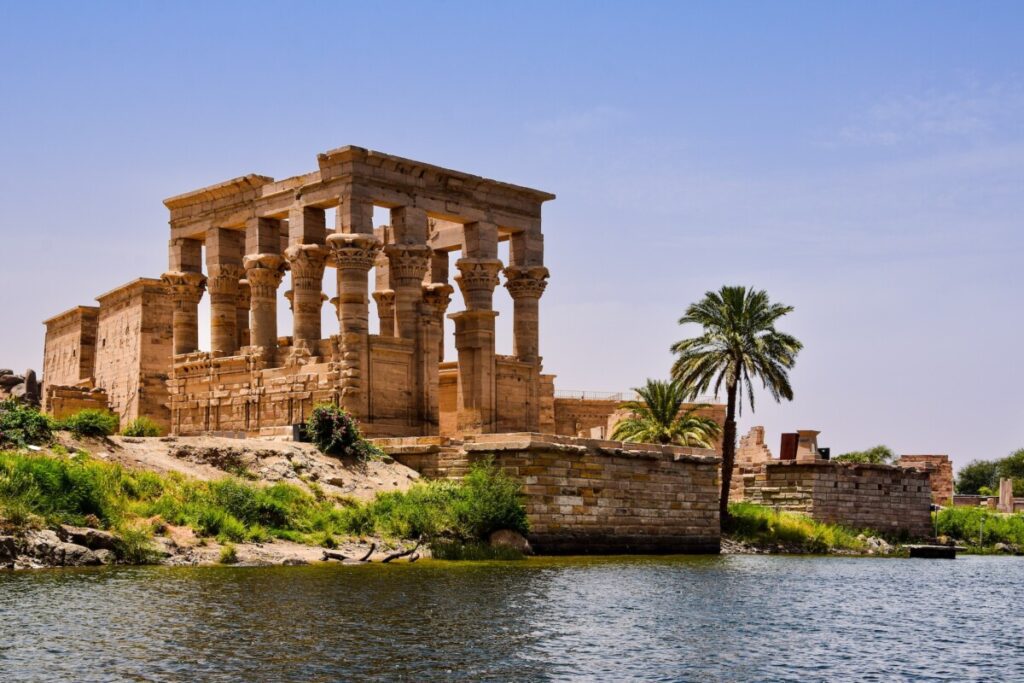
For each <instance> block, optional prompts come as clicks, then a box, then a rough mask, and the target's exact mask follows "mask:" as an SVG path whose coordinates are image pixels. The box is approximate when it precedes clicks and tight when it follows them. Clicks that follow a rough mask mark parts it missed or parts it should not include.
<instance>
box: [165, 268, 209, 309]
mask: <svg viewBox="0 0 1024 683" xmlns="http://www.w3.org/2000/svg"><path fill="white" fill-rule="evenodd" d="M160 279H161V280H163V281H164V283H166V284H167V286H168V287H169V289H170V290H171V298H172V299H173V300H174V302H175V303H177V304H198V303H199V300H200V299H202V298H203V292H204V291H205V290H206V276H205V275H203V274H202V273H195V272H191V271H185V272H182V271H171V272H169V273H164V274H163V275H161V276H160Z"/></svg>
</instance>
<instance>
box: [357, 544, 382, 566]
mask: <svg viewBox="0 0 1024 683" xmlns="http://www.w3.org/2000/svg"><path fill="white" fill-rule="evenodd" d="M376 549H377V544H376V543H371V544H370V549H369V550H367V551H366V554H365V555H363V556H362V557H360V558H359V560H358V561H359V562H366V561H367V560H369V559H370V555H373V551H374V550H376Z"/></svg>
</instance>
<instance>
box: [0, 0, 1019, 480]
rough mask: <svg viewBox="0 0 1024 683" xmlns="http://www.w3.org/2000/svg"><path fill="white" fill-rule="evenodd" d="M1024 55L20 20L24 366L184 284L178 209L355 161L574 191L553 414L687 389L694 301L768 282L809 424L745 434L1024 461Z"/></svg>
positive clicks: (7, 294)
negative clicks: (635, 389)
mask: <svg viewBox="0 0 1024 683" xmlns="http://www.w3.org/2000/svg"><path fill="white" fill-rule="evenodd" d="M1022 30H1024V6H1021V5H1020V4H1019V3H1018V4H1014V3H1005V4H1001V3H905V2H904V3H877V4H874V3H844V4H840V3H751V4H741V3H731V4H727V5H724V4H719V3H714V4H712V3H708V4H697V3H654V2H646V3H645V2H630V3H625V2H622V3H610V2H562V3H552V2H547V3H530V2H519V3H455V2H432V3H410V4H402V3H352V4H344V3H336V2H332V3H312V2H306V3H301V2H300V3H273V4H269V3H268V4H260V3H231V2H220V3H201V4H200V3H195V4H189V3H175V4H173V5H171V4H165V5H160V4H157V3H146V2H138V3H120V4H115V3H66V4H62V3H55V4H49V5H43V4H40V3H5V4H3V5H0V74H2V76H0V150H2V151H0V201H2V202H3V206H4V212H3V216H2V218H0V234H2V241H0V250H2V251H0V253H2V259H0V312H2V320H3V321H4V323H5V324H4V329H5V334H4V335H3V338H2V340H0V365H3V366H4V367H7V366H12V367H14V368H16V369H18V370H20V369H21V368H23V367H27V366H32V367H36V368H40V367H41V364H42V360H41V357H42V340H43V327H42V325H41V324H40V321H41V320H42V319H44V318H46V317H49V316H50V315H52V314H54V313H57V312H59V311H61V310H64V309H66V308H69V307H71V306H73V305H77V304H81V303H91V299H92V297H94V296H95V295H97V294H100V293H102V292H104V291H107V290H109V289H111V288H113V287H115V286H117V285H119V284H121V283H123V282H126V281H128V280H129V279H132V278H134V277H137V276H139V275H150V276H158V275H159V274H160V273H161V272H163V270H164V269H165V267H166V251H165V244H166V239H167V234H166V221H167V214H166V210H165V209H164V207H163V205H162V203H161V200H162V199H164V198H166V197H168V196H171V195H174V194H178V193H180V192H184V191H188V190H191V189H194V188H197V187H201V186H203V185H207V184H210V183H214V182H218V181H221V180H225V179H227V178H231V177H235V176H238V175H242V174H245V173H249V172H256V173H262V174H266V175H271V176H274V177H277V178H284V177H287V176H290V175H294V174H297V173H301V172H305V171H308V170H312V169H313V168H315V155H316V154H317V153H318V152H321V151H324V150H327V149H331V148H334V147H338V146H341V145H345V144H355V145H360V146H364V147H370V148H373V149H378V150H381V151H384V152H389V153H394V154H399V155H401V156H406V157H410V158H414V159H420V160H423V161H427V162H430V163H435V164H439V165H442V166H448V167H452V168H457V169H460V170H465V171H469V172H472V173H477V174H480V175H486V176H489V177H493V178H498V179H501V180H506V181H510V182H515V183H520V184H524V185H529V186H532V187H537V188H540V189H544V190H548V191H551V192H554V193H556V194H557V195H558V199H557V200H555V201H554V202H552V203H550V204H548V205H547V207H546V210H545V218H544V220H545V233H546V236H547V240H546V245H547V260H548V264H549V267H550V268H551V271H552V277H551V284H550V286H549V288H548V292H547V293H546V294H545V297H544V299H543V300H542V333H541V334H542V336H541V347H542V353H543V355H544V358H545V367H546V370H548V371H550V372H553V373H555V374H557V375H558V380H557V384H558V386H559V387H560V388H564V389H587V390H595V391H619V390H624V389H627V388H629V387H631V386H635V385H637V384H638V383H641V382H642V381H643V380H644V378H646V377H659V376H665V375H666V374H667V372H668V367H669V365H670V363H671V356H670V354H669V352H668V347H669V345H670V344H671V343H672V342H673V341H674V340H675V339H677V338H680V337H681V336H685V335H688V334H690V333H691V332H692V331H691V330H685V329H682V328H679V327H678V325H676V320H677V319H678V317H679V316H680V315H681V314H682V312H683V310H684V308H685V307H686V305H687V304H688V303H689V302H691V301H693V300H695V299H697V298H699V297H700V296H701V294H702V293H703V292H704V291H705V290H707V289H712V288H717V287H719V286H720V285H722V284H725V283H737V284H749V285H753V286H756V287H759V288H765V289H767V290H768V291H769V292H770V294H771V295H772V296H773V298H776V299H779V300H782V301H784V302H786V303H789V304H791V305H793V306H795V307H796V311H795V312H794V313H793V314H792V316H791V317H790V318H789V319H788V320H786V321H785V323H784V325H783V327H784V328H785V329H787V330H788V331H791V332H793V333H794V334H796V335H798V336H799V337H800V338H801V339H802V340H803V341H804V342H805V345H806V348H805V351H804V352H803V353H802V354H801V357H800V359H799V362H798V365H797V368H796V370H795V371H794V373H793V381H794V384H795V389H796V396H797V398H796V400H795V401H794V402H792V403H789V404H784V405H779V406H777V405H774V404H772V403H771V401H770V399H769V398H768V397H767V396H766V395H762V396H761V397H760V398H761V401H760V402H759V404H758V409H757V412H756V413H755V414H753V415H752V414H750V413H749V411H745V412H744V414H743V418H742V422H741V425H740V429H741V431H743V432H745V431H746V430H747V429H748V428H749V427H750V426H751V425H754V424H764V425H766V427H767V429H768V439H769V445H771V446H772V448H774V449H776V450H777V445H778V433H779V432H781V431H789V430H792V429H796V428H816V429H820V430H822V435H821V443H822V444H825V445H831V446H832V447H833V448H834V449H836V450H838V451H843V450H850V449H855V448H864V447H868V446H872V445H874V444H876V443H886V444H889V445H891V446H892V447H893V448H895V449H896V450H897V451H899V452H913V453H949V454H950V455H952V456H953V457H954V459H955V460H956V461H957V462H958V463H961V464H962V463H964V462H966V461H968V460H970V459H972V458H976V457H986V458H987V457H1000V456H1002V455H1005V454H1007V453H1008V452H1010V451H1011V450H1012V449H1015V448H1020V447H1024V429H1022V425H1024V398H1022V392H1021V384H1022V380H1024V366H1022V363H1021V362H1020V354H1019V348H1020V345H1021V340H1022V339H1024V321H1022V310H1024V307H1022V305H1021V302H1020V293H1021V292H1022V291H1024V287H1022V282H1021V280H1022V277H1021V272H1022V268H1021V264H1022V262H1024V259H1022V257H1024V237H1022V228H1024V225H1022V222H1024V48H1022V47H1021V43H1020V36H1021V34H1022ZM282 289H284V288H282ZM505 298H506V299H507V297H505ZM499 299H501V297H499ZM499 308H500V309H501V310H502V313H503V315H502V316H501V317H500V318H499V332H500V333H501V334H502V338H501V339H500V340H499V352H501V351H505V352H508V351H509V350H510V349H511V341H510V335H511V316H510V310H509V306H508V302H507V301H504V300H500V301H499ZM288 331H289V329H288V327H287V326H285V327H283V328H282V333H287V332H288Z"/></svg>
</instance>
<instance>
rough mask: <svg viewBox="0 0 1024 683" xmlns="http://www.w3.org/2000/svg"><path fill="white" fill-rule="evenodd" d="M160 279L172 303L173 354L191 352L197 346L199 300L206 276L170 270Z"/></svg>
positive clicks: (201, 296) (204, 286)
mask: <svg viewBox="0 0 1024 683" xmlns="http://www.w3.org/2000/svg"><path fill="white" fill-rule="evenodd" d="M160 279H161V280H163V281H164V282H165V283H167V285H168V287H169V289H170V294H171V301H172V302H173V304H174V309H173V311H172V313H171V327H172V330H173V335H174V355H176V356H178V355H181V354H183V353H192V352H194V351H196V350H197V349H198V348H199V300H200V299H202V298H203V291H204V290H205V289H206V276H205V275H203V274H202V273H195V272H182V271H172V272H169V273H164V274H163V275H162V276H161V278H160Z"/></svg>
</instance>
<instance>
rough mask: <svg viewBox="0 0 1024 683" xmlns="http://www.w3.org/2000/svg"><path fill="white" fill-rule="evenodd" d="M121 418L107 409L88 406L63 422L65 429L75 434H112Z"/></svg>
mask: <svg viewBox="0 0 1024 683" xmlns="http://www.w3.org/2000/svg"><path fill="white" fill-rule="evenodd" d="M118 423H119V420H118V418H117V415H114V414H113V413H111V412H108V411H106V410H96V409H95V408H86V409H85V410H79V411H78V412H77V413H75V414H74V415H71V416H70V417H67V418H65V419H64V420H63V421H62V422H61V426H62V427H63V428H64V429H67V430H68V431H70V432H72V433H73V434H74V435H75V436H78V437H82V436H110V435H111V434H113V433H114V432H116V431H117V427H118Z"/></svg>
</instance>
